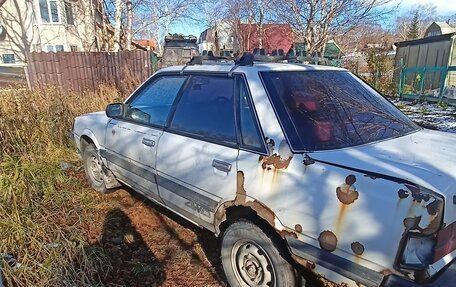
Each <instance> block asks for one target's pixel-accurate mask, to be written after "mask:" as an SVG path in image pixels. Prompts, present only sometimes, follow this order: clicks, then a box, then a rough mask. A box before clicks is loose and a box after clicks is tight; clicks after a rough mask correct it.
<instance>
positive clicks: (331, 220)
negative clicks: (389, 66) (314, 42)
mask: <svg viewBox="0 0 456 287" xmlns="http://www.w3.org/2000/svg"><path fill="white" fill-rule="evenodd" d="M165 82H166V83H165ZM154 93H155V94H157V96H156V97H155V96H152V94H154ZM148 94H149V95H150V97H155V98H154V100H150V99H148V100H141V99H142V98H147V97H149V96H147V95H148ZM144 95H145V96H144ZM192 97H193V98H192ZM138 99H139V100H138ZM164 106H166V108H163V107H164ZM107 114H108V115H109V117H108V116H107ZM74 140H75V143H76V146H77V148H78V150H79V152H80V153H81V154H82V155H83V157H84V153H85V152H84V151H85V149H86V147H87V146H93V147H94V148H95V150H96V156H94V157H92V159H93V158H95V161H96V163H95V164H94V163H93V162H90V159H88V160H86V161H88V163H87V164H86V165H85V167H86V170H87V169H88V170H89V172H88V178H89V181H90V182H91V183H92V185H95V187H96V188H98V189H100V190H102V191H104V190H106V189H109V188H113V187H115V186H117V185H118V182H120V183H122V184H126V185H128V186H130V187H132V188H134V189H135V190H137V191H138V192H140V193H142V194H144V195H145V196H147V197H148V198H150V199H152V200H154V201H155V202H157V203H158V204H160V205H163V206H165V207H167V208H169V209H171V210H172V211H174V212H176V213H177V214H179V215H181V216H182V217H184V218H186V219H188V220H189V221H191V222H193V223H195V224H197V225H198V226H201V227H204V228H206V229H208V230H210V231H212V232H214V233H215V234H216V235H221V236H223V234H224V232H226V230H227V229H229V228H230V225H231V224H232V223H233V222H237V221H239V220H241V219H243V218H247V219H249V220H250V221H252V222H254V223H255V224H257V225H258V226H261V229H262V230H263V231H264V232H265V233H267V234H269V235H270V236H271V238H274V240H275V242H276V244H277V245H280V246H282V247H284V248H283V250H282V252H284V253H286V255H284V258H288V259H289V260H288V261H290V262H291V264H293V266H295V267H296V268H298V269H299V268H301V267H305V268H309V269H312V270H313V271H314V272H316V273H320V274H323V275H324V276H325V277H326V278H329V279H330V280H333V281H335V282H345V283H347V284H348V285H350V286H352V285H353V286H359V285H362V286H453V285H452V283H449V282H451V280H454V279H455V270H456V263H455V257H456V223H455V220H456V208H455V204H456V160H455V159H456V136H455V135H452V134H447V133H443V132H438V131H430V130H426V129H422V128H420V127H418V126H416V125H415V124H414V123H413V122H411V121H410V120H409V119H408V118H407V117H406V116H405V115H403V114H402V113H401V112H400V111H399V110H398V109H396V108H395V107H394V105H393V104H391V103H390V102H389V101H388V100H386V99H385V98H383V97H382V96H381V95H380V94H379V93H378V92H376V91H375V90H374V89H372V88H371V87H370V86H369V85H367V84H366V83H364V82H363V81H362V80H360V79H359V78H357V77H356V76H354V75H352V74H351V73H350V72H349V71H347V70H344V69H340V68H333V67H326V66H312V65H298V64H286V63H259V62H254V63H247V64H245V63H244V64H243V63H242V62H241V63H237V64H235V63H203V64H201V65H186V66H174V67H168V68H165V69H162V70H160V71H158V72H157V73H156V74H154V75H153V76H152V77H151V78H150V79H149V80H147V81H146V82H145V83H144V84H143V85H142V86H141V87H139V88H138V89H137V90H136V91H135V92H133V94H132V95H131V96H130V98H129V99H127V100H126V101H125V102H124V103H120V104H114V105H110V106H108V108H107V111H106V113H105V112H97V113H91V114H86V115H82V116H80V117H78V118H76V119H75V124H74ZM84 158H87V157H84ZM91 167H93V168H95V171H96V169H97V168H98V169H99V170H98V173H92V174H91V173H90V168H91ZM93 174H95V175H96V176H98V179H99V180H101V181H102V182H103V185H102V186H101V188H100V185H97V184H99V182H98V183H97V182H95V184H94V179H93V178H91V175H92V176H93ZM272 234H273V235H272ZM251 241H252V242H255V240H254V239H252V240H251ZM241 247H243V248H244V247H245V246H241ZM233 248H234V247H233ZM245 248H248V246H247V247H245ZM245 248H244V249H242V248H240V249H236V250H241V251H242V250H244V251H242V252H244V253H245V252H246V251H245ZM258 249H259V250H262V249H261V246H260V247H258ZM230 250H234V249H230ZM284 250H285V251H284ZM222 251H223V250H222ZM228 251H229V250H228ZM241 251H239V252H241ZM242 252H241V253H242ZM244 253H242V254H243V256H244V257H245V258H250V257H252V259H251V260H250V259H249V260H250V261H249V260H247V261H246V260H244V261H242V260H241V259H239V260H240V261H238V262H237V263H236V262H234V263H232V264H233V266H227V265H226V264H224V269H225V270H226V269H227V268H231V267H233V269H235V273H236V272H237V273H236V274H237V275H236V276H237V277H236V278H235V279H230V280H231V281H230V284H232V285H236V284H237V285H239V286H283V285H284V284H281V282H279V281H280V280H279V279H278V278H279V274H275V273H274V272H276V271H277V270H280V267H277V270H275V269H274V268H276V267H275V266H272V267H273V268H272V269H273V271H271V270H270V269H271V268H270V267H267V264H272V263H271V262H269V261H268V260H269V259H268V258H266V259H267V260H266V261H264V258H263V257H261V256H258V255H255V254H254V255H253V256H252V254H250V253H248V252H247V253H245V254H244ZM259 253H260V254H261V253H262V252H259ZM227 254H229V252H228V253H227ZM223 256H224V253H223V252H222V257H223ZM249 256H250V257H249ZM253 257H256V258H253ZM271 257H272V256H271ZM233 258H235V259H236V258H238V257H236V256H235V257H233ZM222 260H223V258H222ZM233 260H234V259H233ZM233 260H232V261H233ZM255 260H256V261H255ZM263 261H264V262H266V263H267V264H266V265H264V266H263V265H262V264H263ZM255 262H256V263H255ZM228 265H229V264H228ZM262 266H263V267H265V266H266V267H267V268H266V269H268V270H265V269H264V268H263V269H262ZM236 268H238V269H237V271H236ZM261 272H263V273H264V274H263V273H262V274H260V273H261ZM268 272H269V273H271V274H269V273H268ZM260 275H261V276H263V277H262V278H263V279H262V280H263V281H261V280H260V279H258V278H260V277H259V276H260ZM274 276H275V277H274ZM233 278H234V277H233ZM246 278H247V279H246ZM264 278H267V279H264ZM271 278H272V279H271ZM257 279H258V280H257ZM233 280H234V281H233ZM236 280H237V281H236ZM249 280H251V282H250V281H249ZM264 280H266V281H267V282H266V281H264ZM268 280H269V281H268ZM233 282H235V283H233ZM236 282H237V283H236ZM265 282H266V283H265ZM296 282H297V281H296ZM296 282H295V283H294V284H297V283H296ZM250 283H252V284H250ZM448 284H449V285H448ZM285 285H286V284H285Z"/></svg>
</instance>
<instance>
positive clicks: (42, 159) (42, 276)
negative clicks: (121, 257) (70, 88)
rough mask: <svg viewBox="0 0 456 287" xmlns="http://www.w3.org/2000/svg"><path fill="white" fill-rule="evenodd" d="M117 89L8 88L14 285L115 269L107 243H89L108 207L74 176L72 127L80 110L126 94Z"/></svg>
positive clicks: (1, 241) (8, 226) (3, 203)
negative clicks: (68, 168) (69, 170)
mask: <svg viewBox="0 0 456 287" xmlns="http://www.w3.org/2000/svg"><path fill="white" fill-rule="evenodd" d="M120 99H121V96H120V95H119V94H118V93H117V91H116V90H114V89H112V88H109V87H100V88H99V90H97V91H96V92H87V93H83V94H77V93H71V92H68V93H65V94H62V93H59V92H58V91H57V90H55V89H47V90H43V91H39V92H30V91H28V90H25V89H17V90H9V91H0V254H12V255H14V256H15V257H16V258H17V259H18V261H19V262H20V263H21V267H20V268H18V269H17V270H15V268H10V267H9V266H8V265H7V264H6V263H5V262H3V268H2V269H3V275H4V280H5V281H6V283H7V285H8V286H88V285H97V284H99V282H100V276H102V275H100V274H102V272H103V270H105V269H106V268H109V262H106V261H105V260H104V255H103V252H102V250H97V249H94V248H86V247H87V245H86V237H87V236H86V234H84V232H85V231H86V230H90V227H91V226H93V225H95V224H97V223H96V220H97V218H96V217H94V216H93V214H96V213H97V211H98V210H99V209H101V208H103V204H102V201H101V199H100V198H99V196H98V195H97V194H95V193H93V192H90V191H89V190H87V189H82V190H81V183H80V181H78V180H77V179H76V178H74V177H69V176H67V175H66V174H65V172H64V171H63V170H62V169H61V167H60V161H61V160H63V161H66V162H70V163H74V164H76V163H77V159H76V157H75V155H74V152H73V147H72V143H71V140H70V139H69V137H68V132H69V131H70V129H71V125H72V122H73V119H74V117H75V116H76V115H80V114H82V113H85V112H90V111H97V110H101V109H104V107H105V106H106V104H107V103H109V102H113V101H116V100H120Z"/></svg>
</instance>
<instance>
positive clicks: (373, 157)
mask: <svg viewBox="0 0 456 287" xmlns="http://www.w3.org/2000/svg"><path fill="white" fill-rule="evenodd" d="M309 156H311V158H312V159H314V160H317V161H324V162H328V163H331V164H337V165H340V166H344V167H347V168H352V169H357V170H362V171H366V172H371V173H376V174H381V175H385V176H389V177H394V178H400V179H404V180H407V181H410V182H412V183H415V184H417V185H420V186H422V187H425V188H428V189H430V190H432V191H434V192H437V193H439V194H441V195H442V196H443V197H444V198H445V199H446V203H447V204H446V205H447V212H450V213H454V216H450V217H452V218H453V219H456V209H455V207H454V205H453V196H454V195H456V135H455V134H450V133H444V132H438V131H432V130H426V129H423V130H420V131H418V132H415V133H412V134H408V135H405V136H402V137H398V138H394V139H390V140H385V141H381V142H376V143H372V144H367V145H363V146H358V147H351V148H344V149H339V150H331V151H322V152H315V153H312V154H309ZM449 204H451V206H450V205H449ZM448 208H450V209H451V210H449V209H448ZM453 210H454V211H453ZM451 221H453V220H451Z"/></svg>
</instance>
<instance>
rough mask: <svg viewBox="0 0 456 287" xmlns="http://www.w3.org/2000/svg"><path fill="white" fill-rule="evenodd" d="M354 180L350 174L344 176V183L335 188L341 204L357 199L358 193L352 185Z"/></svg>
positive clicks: (350, 202)
mask: <svg viewBox="0 0 456 287" xmlns="http://www.w3.org/2000/svg"><path fill="white" fill-rule="evenodd" d="M355 182H356V177H355V176H354V175H353V174H350V175H349V176H347V177H346V178H345V183H343V184H342V185H340V186H338V187H337V188H336V194H337V198H338V199H339V201H340V202H342V203H343V204H347V205H348V204H352V203H353V202H355V200H357V199H358V197H359V193H358V191H356V188H355V186H354V185H353V184H354V183H355Z"/></svg>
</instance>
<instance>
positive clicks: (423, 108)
mask: <svg viewBox="0 0 456 287" xmlns="http://www.w3.org/2000/svg"><path fill="white" fill-rule="evenodd" d="M395 104H396V106H397V107H398V108H399V109H401V110H402V111H403V112H404V113H405V114H406V115H407V116H408V117H409V118H411V119H412V120H413V121H414V122H415V123H417V124H418V125H420V126H422V127H424V128H428V129H433V130H440V131H444V132H452V133H456V107H452V106H447V105H445V104H440V105H439V104H428V103H421V104H413V103H412V102H403V101H397V102H395Z"/></svg>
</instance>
